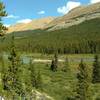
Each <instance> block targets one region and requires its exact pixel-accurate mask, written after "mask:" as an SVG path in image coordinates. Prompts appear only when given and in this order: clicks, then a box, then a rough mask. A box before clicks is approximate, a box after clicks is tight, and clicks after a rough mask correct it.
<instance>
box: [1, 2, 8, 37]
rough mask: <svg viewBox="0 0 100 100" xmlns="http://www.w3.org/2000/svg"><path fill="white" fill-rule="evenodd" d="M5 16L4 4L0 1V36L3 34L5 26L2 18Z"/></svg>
mask: <svg viewBox="0 0 100 100" xmlns="http://www.w3.org/2000/svg"><path fill="white" fill-rule="evenodd" d="M5 16H7V13H6V11H5V6H4V4H3V3H2V2H1V1H0V36H3V35H4V34H5V32H6V30H7V28H6V27H5V26H4V25H3V23H2V18H3V17H5Z"/></svg>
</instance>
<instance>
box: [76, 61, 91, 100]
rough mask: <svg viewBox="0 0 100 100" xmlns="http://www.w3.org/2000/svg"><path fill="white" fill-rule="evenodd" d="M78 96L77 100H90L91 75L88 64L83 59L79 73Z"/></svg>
mask: <svg viewBox="0 0 100 100" xmlns="http://www.w3.org/2000/svg"><path fill="white" fill-rule="evenodd" d="M77 79H78V83H77V91H76V92H77V96H76V100H88V88H89V77H88V70H87V66H86V64H84V63H83V61H81V63H80V64H79V72H78V73H77Z"/></svg>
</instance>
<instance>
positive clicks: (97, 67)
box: [92, 55, 100, 83]
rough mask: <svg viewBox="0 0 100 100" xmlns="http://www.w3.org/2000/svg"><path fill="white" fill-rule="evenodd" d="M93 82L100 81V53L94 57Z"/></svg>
mask: <svg viewBox="0 0 100 100" xmlns="http://www.w3.org/2000/svg"><path fill="white" fill-rule="evenodd" d="M92 83H100V61H99V57H98V55H96V56H95V58H94V63H93V74H92Z"/></svg>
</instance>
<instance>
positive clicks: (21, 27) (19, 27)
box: [8, 17, 54, 33]
mask: <svg viewBox="0 0 100 100" xmlns="http://www.w3.org/2000/svg"><path fill="white" fill-rule="evenodd" d="M53 19H54V18H53V17H46V18H41V19H36V20H32V21H31V22H30V23H26V24H25V23H19V24H15V25H12V26H10V27H9V28H8V33H11V32H14V31H25V30H35V29H42V28H43V27H44V26H45V25H47V24H48V23H50V22H51V21H52V20H53Z"/></svg>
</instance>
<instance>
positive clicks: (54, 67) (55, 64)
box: [50, 53, 58, 71]
mask: <svg viewBox="0 0 100 100" xmlns="http://www.w3.org/2000/svg"><path fill="white" fill-rule="evenodd" d="M57 68H58V55H57V53H55V55H54V59H53V60H52V62H51V66H50V69H51V70H52V71H57Z"/></svg>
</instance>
